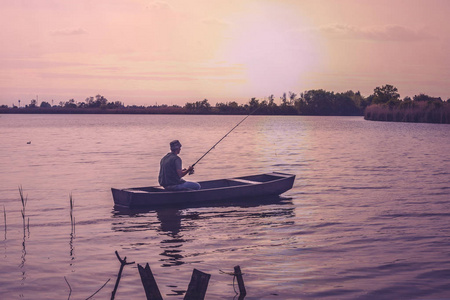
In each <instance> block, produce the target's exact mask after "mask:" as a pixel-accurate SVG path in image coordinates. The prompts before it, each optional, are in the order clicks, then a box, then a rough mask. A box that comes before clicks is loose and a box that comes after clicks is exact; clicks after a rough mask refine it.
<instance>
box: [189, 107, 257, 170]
mask: <svg viewBox="0 0 450 300" xmlns="http://www.w3.org/2000/svg"><path fill="white" fill-rule="evenodd" d="M258 109H259V107H257V108H256V109H255V110H254V111H252V112H251V113H249V114H248V115H247V116H246V117H245V118H243V119H242V120H241V121H240V122H239V123H237V124H236V126H234V127H233V128H232V129H231V130H230V131H228V132H227V134H225V135H224V136H223V137H222V138H221V139H220V140H219V141H218V142H217V143H215V144H214V146H212V147H211V148H210V149H209V150H208V151H206V153H205V154H203V155H202V156H201V157H200V158H199V159H198V160H197V161H196V162H195V163H194V164H193V165H192V167H194V166H195V165H196V164H197V163H198V162H199V161H201V160H202V159H203V157H205V156H206V155H207V154H208V153H209V152H210V151H211V150H212V149H214V148H215V147H216V146H217V145H218V144H219V143H220V142H221V141H222V140H223V139H224V138H226V137H227V136H228V135H229V134H230V133H231V132H232V131H233V130H234V129H236V128H237V127H238V126H239V125H240V124H241V123H242V122H244V121H245V120H246V119H247V118H248V117H250V116H251V115H253V114H254V113H255V111H257V110H258ZM190 174H191V173H189V175H190Z"/></svg>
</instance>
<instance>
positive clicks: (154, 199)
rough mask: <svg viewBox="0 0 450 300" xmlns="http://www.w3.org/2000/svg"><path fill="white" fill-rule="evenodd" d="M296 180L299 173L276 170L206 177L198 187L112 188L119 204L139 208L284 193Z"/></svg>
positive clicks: (115, 200) (117, 204)
mask: <svg viewBox="0 0 450 300" xmlns="http://www.w3.org/2000/svg"><path fill="white" fill-rule="evenodd" d="M294 180H295V175H291V174H284V173H277V172H273V173H266V174H259V175H252V176H244V177H237V178H230V179H219V180H211V181H203V182H199V183H200V185H201V186H202V188H201V189H200V190H196V191H193V190H189V191H167V190H164V189H163V188H161V187H141V188H130V189H116V188H112V189H111V191H112V194H113V199H114V204H115V205H116V206H120V207H129V208H137V207H152V206H161V205H183V204H193V203H201V202H212V201H226V200H228V199H235V198H255V197H262V196H273V195H280V194H282V193H284V192H286V191H288V190H290V189H291V188H292V186H293V184H294Z"/></svg>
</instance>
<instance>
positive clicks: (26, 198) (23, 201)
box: [19, 186, 30, 235]
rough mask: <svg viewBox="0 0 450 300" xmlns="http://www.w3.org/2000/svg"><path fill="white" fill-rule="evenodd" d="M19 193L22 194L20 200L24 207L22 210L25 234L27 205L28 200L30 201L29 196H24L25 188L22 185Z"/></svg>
mask: <svg viewBox="0 0 450 300" xmlns="http://www.w3.org/2000/svg"><path fill="white" fill-rule="evenodd" d="M19 194H20V200H21V202H22V209H21V210H20V212H21V213H22V224H23V232H24V235H25V229H26V226H25V219H26V212H25V210H26V207H27V202H28V196H27V197H24V196H23V189H22V186H19ZM29 231H30V218H28V232H29Z"/></svg>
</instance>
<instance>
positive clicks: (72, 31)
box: [50, 28, 87, 36]
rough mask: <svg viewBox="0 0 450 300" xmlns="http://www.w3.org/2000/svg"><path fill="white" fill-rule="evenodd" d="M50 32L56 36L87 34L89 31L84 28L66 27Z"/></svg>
mask: <svg viewBox="0 0 450 300" xmlns="http://www.w3.org/2000/svg"><path fill="white" fill-rule="evenodd" d="M50 34H51V35H55V36H67V35H82V34H87V31H86V30H84V29H83V28H65V29H58V30H53V31H51V32H50Z"/></svg>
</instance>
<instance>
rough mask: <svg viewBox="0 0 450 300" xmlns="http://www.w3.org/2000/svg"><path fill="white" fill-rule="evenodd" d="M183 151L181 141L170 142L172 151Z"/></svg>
mask: <svg viewBox="0 0 450 300" xmlns="http://www.w3.org/2000/svg"><path fill="white" fill-rule="evenodd" d="M180 149H181V143H180V141H179V140H174V141H171V142H170V151H172V152H174V151H177V150H180Z"/></svg>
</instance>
